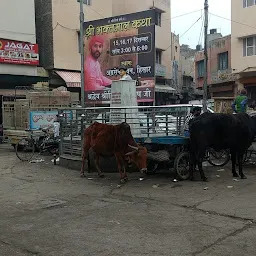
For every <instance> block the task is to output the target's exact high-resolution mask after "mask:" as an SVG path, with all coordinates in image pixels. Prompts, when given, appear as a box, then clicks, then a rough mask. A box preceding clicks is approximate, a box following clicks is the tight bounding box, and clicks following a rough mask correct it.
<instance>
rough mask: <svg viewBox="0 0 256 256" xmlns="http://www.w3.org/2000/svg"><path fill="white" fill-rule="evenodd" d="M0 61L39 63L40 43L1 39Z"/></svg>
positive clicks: (24, 63) (21, 63) (8, 62)
mask: <svg viewBox="0 0 256 256" xmlns="http://www.w3.org/2000/svg"><path fill="white" fill-rule="evenodd" d="M0 63H6V64H18V65H35V66H37V65H39V54H38V45H37V44H31V43H27V42H20V41H14V40H8V39H0Z"/></svg>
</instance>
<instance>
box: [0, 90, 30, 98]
mask: <svg viewBox="0 0 256 256" xmlns="http://www.w3.org/2000/svg"><path fill="white" fill-rule="evenodd" d="M27 92H28V91H26V90H16V96H26V93H27ZM0 95H1V96H10V97H14V96H15V89H13V90H11V89H0Z"/></svg>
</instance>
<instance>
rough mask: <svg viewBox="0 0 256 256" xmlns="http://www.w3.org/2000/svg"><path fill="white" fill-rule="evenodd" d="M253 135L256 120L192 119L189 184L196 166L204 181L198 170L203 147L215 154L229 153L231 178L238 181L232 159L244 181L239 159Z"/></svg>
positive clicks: (208, 116)
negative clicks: (212, 150)
mask: <svg viewBox="0 0 256 256" xmlns="http://www.w3.org/2000/svg"><path fill="white" fill-rule="evenodd" d="M255 135H256V117H250V116H248V115H247V114H235V115H232V114H217V113H216V114H212V113H204V114H202V115H201V116H199V117H197V118H195V119H194V120H193V122H192V123H191V125H190V172H191V180H193V178H194V177H193V172H194V169H195V166H196V164H198V168H199V171H200V175H201V179H202V180H203V181H207V178H206V177H205V174H204V171H203V168H202V162H203V158H204V155H205V151H206V148H207V147H211V148H213V149H214V150H216V151H218V150H221V149H230V153H231V160H232V173H233V177H238V174H237V172H236V159H238V163H239V175H240V177H241V179H246V176H245V175H244V173H243V169H242V168H243V167H242V158H243V155H244V154H245V151H246V150H247V149H248V148H249V146H250V145H251V144H252V142H253V139H254V137H255Z"/></svg>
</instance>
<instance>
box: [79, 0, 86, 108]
mask: <svg viewBox="0 0 256 256" xmlns="http://www.w3.org/2000/svg"><path fill="white" fill-rule="evenodd" d="M80 54H81V106H82V107H83V108H84V107H85V91H84V90H85V88H84V0H80Z"/></svg>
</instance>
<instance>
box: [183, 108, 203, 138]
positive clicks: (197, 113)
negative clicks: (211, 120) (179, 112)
mask: <svg viewBox="0 0 256 256" xmlns="http://www.w3.org/2000/svg"><path fill="white" fill-rule="evenodd" d="M200 114H201V108H200V107H194V108H192V110H191V112H190V114H189V115H188V116H186V120H185V126H184V136H185V137H186V138H189V137H190V133H189V124H190V123H191V121H192V120H193V119H194V118H195V117H197V116H200Z"/></svg>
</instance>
